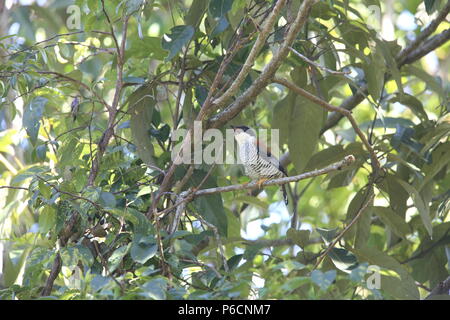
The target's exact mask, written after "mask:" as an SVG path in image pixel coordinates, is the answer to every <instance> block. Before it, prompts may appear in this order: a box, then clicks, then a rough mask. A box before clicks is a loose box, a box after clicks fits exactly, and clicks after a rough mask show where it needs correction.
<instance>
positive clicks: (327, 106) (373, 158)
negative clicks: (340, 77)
mask: <svg viewBox="0 0 450 320" xmlns="http://www.w3.org/2000/svg"><path fill="white" fill-rule="evenodd" d="M273 81H274V82H275V83H279V84H281V85H283V86H285V87H287V88H288V89H290V90H292V91H293V92H295V93H297V94H298V95H301V96H303V97H305V98H307V99H309V100H310V101H312V102H314V103H316V104H318V105H319V106H321V107H323V108H325V109H327V110H328V111H334V112H338V113H340V114H342V115H343V116H345V117H346V118H347V119H348V120H349V121H350V123H351V125H352V127H353V130H355V132H356V134H357V135H358V136H359V138H360V139H361V141H362V143H363V144H364V146H365V147H366V149H367V151H368V152H369V154H370V158H371V162H372V167H373V169H374V174H375V176H376V175H378V173H379V171H380V170H381V166H380V162H379V161H378V158H377V155H376V154H375V151H374V150H373V147H372V145H371V144H370V143H369V141H368V140H367V138H366V136H365V135H364V133H363V132H362V131H361V129H360V128H359V127H358V124H357V123H356V120H355V118H353V116H352V114H351V112H350V111H348V110H346V109H343V108H340V107H335V106H333V105H331V104H329V103H328V102H326V101H324V100H322V99H320V98H318V97H316V96H315V95H313V94H311V93H309V92H308V91H306V90H304V89H302V88H300V87H298V86H296V85H295V84H293V83H292V82H290V81H287V80H285V79H281V78H274V80H273Z"/></svg>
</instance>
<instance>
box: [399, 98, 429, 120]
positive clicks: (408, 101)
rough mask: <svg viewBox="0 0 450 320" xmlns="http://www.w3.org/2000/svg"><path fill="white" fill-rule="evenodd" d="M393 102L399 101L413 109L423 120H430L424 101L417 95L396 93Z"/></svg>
mask: <svg viewBox="0 0 450 320" xmlns="http://www.w3.org/2000/svg"><path fill="white" fill-rule="evenodd" d="M390 101H391V102H398V103H401V104H402V105H405V106H407V107H408V108H410V109H411V111H412V112H414V114H415V115H416V116H418V117H419V118H420V119H421V120H428V115H427V113H426V112H425V109H424V108H423V105H422V102H420V100H419V99H417V98H416V97H414V96H412V95H410V94H407V93H404V94H398V93H397V94H396V95H395V96H394V97H393V98H392V99H390Z"/></svg>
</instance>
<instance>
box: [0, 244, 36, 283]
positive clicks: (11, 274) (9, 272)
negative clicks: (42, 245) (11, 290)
mask: <svg viewBox="0 0 450 320" xmlns="http://www.w3.org/2000/svg"><path fill="white" fill-rule="evenodd" d="M32 249H33V248H32V247H31V246H29V247H28V248H26V249H24V250H23V251H22V253H21V254H20V256H19V259H18V260H17V263H13V261H12V260H11V258H10V256H9V253H8V252H4V253H3V257H4V258H5V261H4V265H3V270H2V273H3V285H5V286H6V287H11V286H12V285H13V284H14V283H16V281H17V279H18V277H19V275H20V273H21V272H22V271H23V269H24V268H25V266H26V263H27V258H28V256H29V254H30V252H31V251H32Z"/></svg>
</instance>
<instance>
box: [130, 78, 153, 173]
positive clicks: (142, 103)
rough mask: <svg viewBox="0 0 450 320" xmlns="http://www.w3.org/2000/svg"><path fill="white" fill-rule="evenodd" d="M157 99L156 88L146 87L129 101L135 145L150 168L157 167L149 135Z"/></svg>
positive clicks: (139, 90) (135, 93)
mask: <svg viewBox="0 0 450 320" xmlns="http://www.w3.org/2000/svg"><path fill="white" fill-rule="evenodd" d="M155 97H156V92H155V90H154V88H153V87H152V86H147V85H144V86H141V87H140V88H139V89H137V90H136V91H135V92H133V93H132V94H131V95H130V97H129V99H128V101H129V112H130V113H131V118H130V128H131V134H132V136H133V143H134V144H135V145H136V149H137V153H138V155H139V157H140V158H141V159H142V161H143V162H144V163H146V164H147V165H150V166H153V165H155V161H154V159H153V154H154V149H153V144H152V140H151V138H150V134H149V130H150V129H151V123H152V117H153V112H154V107H155V104H156V100H155Z"/></svg>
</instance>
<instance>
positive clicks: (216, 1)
mask: <svg viewBox="0 0 450 320" xmlns="http://www.w3.org/2000/svg"><path fill="white" fill-rule="evenodd" d="M232 6H233V0H211V2H210V3H209V13H210V14H211V16H212V17H213V18H214V19H219V18H221V17H223V16H225V14H227V12H228V11H230V10H231V7H232Z"/></svg>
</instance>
